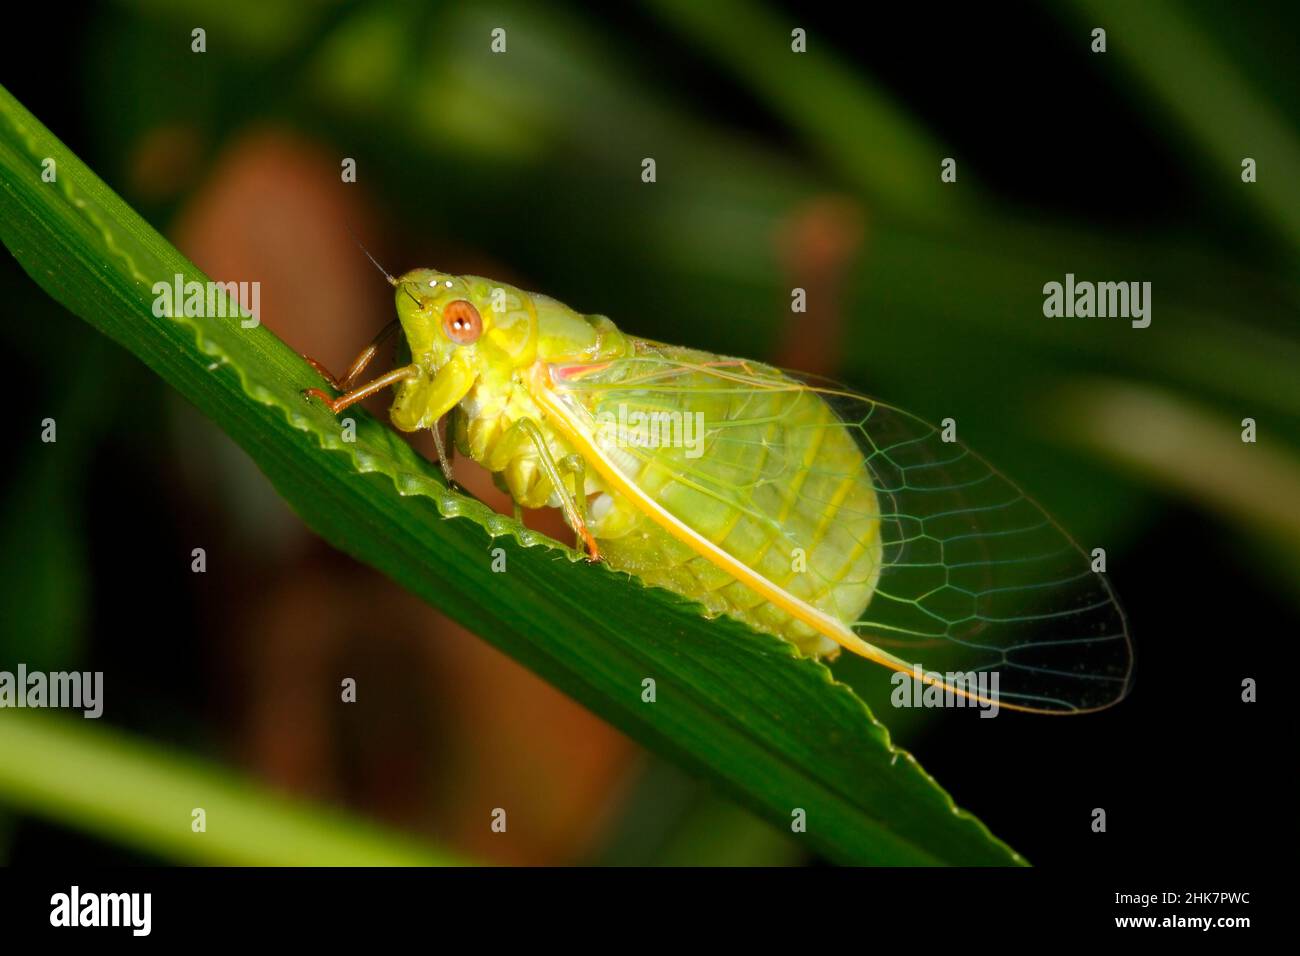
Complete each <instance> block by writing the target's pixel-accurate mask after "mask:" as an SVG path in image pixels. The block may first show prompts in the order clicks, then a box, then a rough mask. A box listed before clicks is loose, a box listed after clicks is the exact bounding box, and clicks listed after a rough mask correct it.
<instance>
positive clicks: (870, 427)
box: [553, 343, 1132, 713]
mask: <svg viewBox="0 0 1300 956" xmlns="http://www.w3.org/2000/svg"><path fill="white" fill-rule="evenodd" d="M553 379H554V382H555V387H556V390H557V392H558V393H560V394H562V395H563V396H564V399H565V402H566V406H567V407H568V408H569V409H570V414H573V415H575V416H587V417H588V419H589V422H596V421H598V420H599V421H603V422H606V423H608V422H610V421H611V420H613V421H621V422H624V423H626V422H628V421H635V422H642V421H647V420H652V419H653V416H655V415H656V414H657V415H659V416H660V417H661V420H662V417H663V416H664V415H666V414H667V415H671V414H683V415H698V418H699V421H700V423H701V425H702V428H701V438H700V441H701V447H700V448H698V449H696V453H695V454H691V450H690V449H688V448H679V449H676V450H671V449H669V450H665V449H664V448H662V447H646V444H645V443H638V442H636V441H619V446H620V447H619V448H618V451H617V453H616V454H617V457H618V459H619V460H620V462H621V463H622V464H621V466H620V467H621V468H622V469H623V470H624V472H625V473H626V474H628V475H630V476H634V477H635V479H636V480H638V481H641V482H644V483H646V484H647V485H650V486H652V489H651V490H652V493H653V494H654V496H655V498H656V500H658V501H661V502H665V503H667V504H668V506H669V507H670V509H671V508H673V507H676V516H677V517H678V518H680V519H681V520H682V521H684V522H687V523H689V524H691V525H692V527H694V528H696V529H699V530H701V531H702V532H703V533H706V534H707V535H708V536H709V537H710V539H711V540H716V541H718V542H719V544H721V545H722V546H723V547H725V548H729V549H730V551H731V553H732V554H734V556H735V557H736V558H738V559H740V560H741V561H743V562H745V563H747V564H750V565H751V566H752V567H753V568H754V570H755V571H757V572H759V573H761V574H763V575H765V576H766V579H767V580H772V581H776V582H777V583H779V584H780V585H781V586H782V587H784V588H787V589H788V590H789V591H790V592H791V593H792V594H796V595H798V594H799V593H800V588H804V589H805V590H807V587H808V586H807V585H806V584H805V581H804V579H802V578H800V577H799V576H798V574H799V573H800V571H801V570H802V569H799V568H798V566H797V565H798V562H797V560H793V559H792V556H794V555H796V553H797V551H798V549H799V548H800V546H801V545H809V544H811V548H810V549H809V552H808V554H807V556H806V563H805V568H806V570H807V573H809V574H811V575H814V576H816V575H818V574H820V575H822V576H823V577H826V578H829V577H831V576H834V575H840V578H839V579H837V580H836V582H835V584H836V588H837V590H836V591H835V592H834V594H833V595H832V596H831V597H832V598H834V600H831V599H830V598H827V599H823V600H822V601H821V604H820V606H821V607H823V608H827V609H830V610H831V611H832V612H837V613H835V616H836V617H838V619H839V621H840V622H841V623H842V625H843V627H844V628H846V629H847V630H849V631H851V632H852V634H855V635H857V636H858V637H859V638H861V639H862V640H863V641H866V642H867V643H868V644H869V645H871V646H872V647H873V648H879V649H881V650H883V651H884V652H885V653H884V654H883V655H881V656H875V655H871V656H873V657H874V659H877V660H881V662H883V663H886V664H888V666H890V667H893V668H895V669H897V670H908V671H911V670H913V668H916V669H918V670H919V671H920V672H921V673H922V674H923V675H925V676H924V680H926V681H927V682H931V683H935V684H937V685H941V686H943V687H947V688H949V689H954V690H955V691H956V692H957V693H959V694H962V695H963V696H967V697H973V698H976V699H979V700H985V699H988V698H992V697H995V698H996V699H997V701H998V702H999V703H1000V704H1001V705H1002V706H1009V707H1013V708H1017V709H1024V710H1032V711H1041V712H1049V713H1071V712H1080V711H1087V710H1096V709H1100V708H1102V707H1106V706H1109V705H1111V704H1113V703H1115V702H1117V701H1118V700H1120V699H1121V698H1122V697H1123V696H1124V695H1125V693H1126V692H1127V690H1128V685H1129V677H1130V672H1131V665H1132V653H1131V646H1130V641H1129V637H1128V632H1127V626H1126V622H1125V619H1124V615H1123V612H1122V611H1121V610H1120V608H1119V605H1118V604H1117V602H1116V600H1115V597H1114V594H1113V593H1112V591H1111V588H1110V585H1109V583H1108V582H1107V580H1106V578H1105V576H1104V575H1103V574H1101V573H1097V572H1094V571H1093V570H1092V567H1091V563H1090V561H1089V559H1088V557H1087V556H1086V555H1085V554H1084V553H1083V551H1082V550H1081V549H1080V548H1079V547H1078V545H1077V544H1075V542H1074V541H1073V540H1072V539H1071V538H1070V537H1069V535H1068V534H1066V533H1065V531H1064V530H1062V529H1061V527H1060V526H1059V525H1058V524H1057V523H1056V522H1055V521H1053V520H1052V518H1051V517H1050V516H1049V515H1048V514H1047V513H1046V512H1045V511H1044V510H1043V509H1042V508H1041V507H1039V506H1038V505H1037V504H1036V503H1035V502H1034V501H1033V500H1031V499H1030V498H1029V497H1028V496H1026V495H1025V494H1024V493H1023V492H1022V491H1021V490H1020V489H1019V488H1017V487H1016V486H1015V485H1014V484H1013V483H1012V482H1010V481H1009V480H1008V479H1007V478H1005V477H1004V476H1003V475H1002V474H1000V473H999V472H998V471H997V470H996V469H994V468H993V467H992V466H991V465H990V464H989V463H988V462H986V461H985V460H984V459H983V458H981V457H980V456H978V455H976V454H975V453H974V452H972V451H971V450H970V449H968V448H967V447H965V446H964V445H963V444H962V443H961V442H959V441H957V440H955V437H954V436H951V435H948V434H945V432H944V430H943V429H941V428H939V427H936V426H933V425H930V424H928V423H927V422H925V421H923V420H921V419H919V418H917V417H916V416H914V415H911V414H909V413H908V412H905V411H902V410H901V409H898V408H895V407H893V406H890V405H887V404H885V403H882V402H879V401H876V400H875V399H872V398H868V397H867V396H864V395H860V394H858V393H856V392H853V391H852V390H849V389H846V388H841V387H838V386H833V385H829V384H826V383H822V382H818V383H812V382H809V381H803V380H800V379H799V378H796V377H795V376H794V375H793V374H792V373H786V372H783V371H781V370H778V369H775V368H772V367H770V366H765V365H762V364H759V363H754V362H747V361H742V360H736V359H723V358H718V357H715V356H711V355H708V354H707V353H701V352H695V351H692V350H686V349H676V348H672V347H669V346H660V345H657V344H654V343H638V350H637V353H636V354H635V355H634V356H632V357H629V358H626V359H621V360H617V361H615V362H608V363H602V364H601V365H593V366H564V367H559V368H556V369H555V371H554V375H553ZM622 437H623V438H626V436H622ZM847 448H853V449H856V452H855V453H850V452H847V451H846V449H847ZM866 486H869V489H870V491H864V489H865V487H866ZM871 491H874V494H871V493H870V492H871ZM688 502H689V503H688ZM674 503H675V504H674ZM736 516H741V517H742V518H743V519H744V524H743V525H738V524H737V521H736ZM747 527H753V528H757V529H758V530H759V531H760V532H761V531H762V529H763V528H765V527H766V528H770V529H772V531H771V536H772V538H773V539H775V541H776V545H775V546H774V545H773V542H772V541H770V540H769V541H765V542H759V543H757V544H756V543H754V542H752V541H751V542H749V543H744V536H743V535H739V537H740V539H741V542H742V543H739V544H737V543H734V542H733V541H732V539H733V538H737V537H738V532H737V528H741V529H742V530H743V529H744V528H747ZM846 536H848V538H847V541H846V540H845V539H846ZM818 548H821V549H822V552H823V553H824V552H826V551H831V552H833V553H834V557H835V560H833V561H829V562H828V563H823V564H822V565H821V566H820V567H819V565H818V557H819V555H818V551H817V549H818ZM845 553H852V554H854V555H855V556H856V564H853V563H851V562H847V561H845V560H844V559H843V555H844V554H845ZM864 555H875V557H874V558H871V559H868V558H866V557H863V556H864ZM792 566H794V568H795V570H794V572H793V573H790V568H791V567H792ZM854 575H856V578H854V577H852V576H854ZM855 582H856V583H857V584H859V585H861V587H860V588H858V589H857V590H855V589H854V588H853V587H852V585H853V584H854V583H855ZM824 591H825V589H824V588H823V589H822V590H821V591H818V590H816V589H814V590H813V591H811V592H810V593H814V594H822V593H824ZM845 595H848V597H847V598H846V597H845ZM858 597H861V600H860V601H859V600H858V599H857V598H858ZM828 602H829V603H828ZM862 604H865V606H860V605H862ZM846 608H849V610H846ZM827 636H829V637H831V638H832V639H835V640H839V641H840V643H843V644H844V645H845V646H847V647H850V649H853V650H856V651H858V652H859V653H862V651H861V650H860V649H859V648H857V647H855V646H854V645H853V643H851V642H850V641H844V640H841V638H840V637H837V636H836V635H835V634H831V633H828V634H827ZM884 658H889V659H884ZM980 675H985V678H984V680H982V681H981V680H980V679H979V677H980ZM994 677H996V683H994ZM976 688H978V690H977V689H976Z"/></svg>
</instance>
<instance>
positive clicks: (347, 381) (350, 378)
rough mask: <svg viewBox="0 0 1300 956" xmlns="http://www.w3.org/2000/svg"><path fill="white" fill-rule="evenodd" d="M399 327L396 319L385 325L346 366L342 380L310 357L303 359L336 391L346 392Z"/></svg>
mask: <svg viewBox="0 0 1300 956" xmlns="http://www.w3.org/2000/svg"><path fill="white" fill-rule="evenodd" d="M401 327H402V325H401V323H400V322H399V321H398V320H397V319H393V321H391V322H389V323H388V324H387V325H385V326H384V327H383V328H382V329H381V330H380V331H379V334H378V335H376V336H375V337H374V338H373V339H371V340H370V344H369V345H367V346H366V347H365V348H364V349H362V350H361V353H360V354H359V355H358V356H357V357H356V358H355V359H353V360H352V364H351V365H350V366H348V371H347V374H346V375H344V376H343V377H342V378H335V377H334V376H333V374H332V373H331V372H330V370H329V369H327V368H326V367H325V366H324V365H323V364H321V363H320V362H318V361H316V360H315V359H314V358H312V357H311V356H310V355H304V356H303V358H304V359H306V360H307V364H308V365H310V366H311V367H312V368H314V369H315V370H316V371H317V372H318V373H319V374H320V377H321V378H323V379H325V381H327V382H329V383H330V385H332V386H334V388H335V390H336V391H340V392H346V391H348V390H350V389H351V388H352V386H353V385H355V384H356V382H357V379H358V378H360V377H361V373H362V372H364V371H365V370H366V366H367V365H369V364H370V362H371V361H372V360H373V359H374V357H375V356H376V355H378V354H379V349H380V348H381V347H382V346H383V344H384V343H385V342H387V341H388V340H389V339H390V338H392V337H393V335H394V333H396V332H397V330H398V329H400V328H401Z"/></svg>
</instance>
